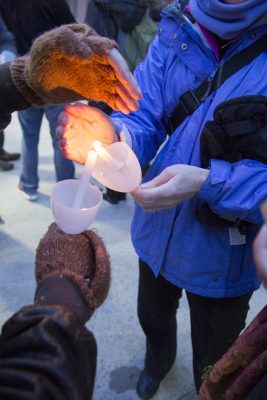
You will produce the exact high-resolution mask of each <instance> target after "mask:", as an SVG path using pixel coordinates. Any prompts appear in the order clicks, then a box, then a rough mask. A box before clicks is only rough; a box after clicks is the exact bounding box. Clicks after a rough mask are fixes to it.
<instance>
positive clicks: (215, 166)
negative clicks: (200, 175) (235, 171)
mask: <svg viewBox="0 0 267 400" xmlns="http://www.w3.org/2000/svg"><path fill="white" fill-rule="evenodd" d="M231 167H232V164H231V163H230V162H227V161H223V160H211V162H210V173H209V175H208V177H207V179H206V181H205V182H204V183H203V185H202V186H201V188H200V190H199V192H198V194H197V198H198V199H200V200H204V201H206V202H208V203H212V202H213V201H215V200H216V199H218V198H219V197H220V194H221V191H222V189H223V186H224V183H225V181H226V180H227V179H228V177H229V175H230V173H231Z"/></svg>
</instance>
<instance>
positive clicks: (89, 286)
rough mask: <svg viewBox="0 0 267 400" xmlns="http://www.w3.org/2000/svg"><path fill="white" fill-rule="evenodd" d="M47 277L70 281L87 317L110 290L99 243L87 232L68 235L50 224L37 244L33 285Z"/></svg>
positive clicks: (107, 268) (104, 254)
mask: <svg viewBox="0 0 267 400" xmlns="http://www.w3.org/2000/svg"><path fill="white" fill-rule="evenodd" d="M49 275H58V276H64V277H66V278H67V279H69V280H71V281H72V282H73V283H74V284H75V285H76V286H77V287H78V289H79V290H80V292H81V294H82V296H83V298H84V300H85V302H86V304H87V306H88V310H89V314H90V315H91V314H92V313H93V312H94V310H95V309H96V308H97V307H99V306H100V305H101V304H102V303H103V302H104V300H105V299H106V297H107V294H108V290H109V286H110V261H109V256H108V254H107V251H106V248H105V246H104V243H103V241H102V240H101V239H100V237H99V236H98V235H97V234H96V233H95V232H93V231H91V230H87V231H84V232H83V233H81V234H79V235H68V234H65V233H64V232H62V231H61V230H60V229H59V228H58V226H57V224H56V223H52V224H51V225H50V226H49V228H48V231H47V233H46V234H45V235H44V237H43V238H42V239H41V240H40V242H39V245H38V247H37V250H36V261H35V277H36V281H37V283H38V282H39V281H40V280H42V279H44V278H46V277H47V276H49Z"/></svg>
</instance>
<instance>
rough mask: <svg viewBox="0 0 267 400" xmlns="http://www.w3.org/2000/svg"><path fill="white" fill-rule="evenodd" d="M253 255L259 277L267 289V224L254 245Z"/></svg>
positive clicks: (262, 228)
mask: <svg viewBox="0 0 267 400" xmlns="http://www.w3.org/2000/svg"><path fill="white" fill-rule="evenodd" d="M253 254H254V260H255V263H256V268H257V271H258V274H259V277H260V278H261V279H262V281H263V286H264V287H265V288H266V289H267V224H266V223H265V224H264V225H263V226H262V227H261V230H260V231H259V233H258V235H257V237H256V239H255V240H254V243H253Z"/></svg>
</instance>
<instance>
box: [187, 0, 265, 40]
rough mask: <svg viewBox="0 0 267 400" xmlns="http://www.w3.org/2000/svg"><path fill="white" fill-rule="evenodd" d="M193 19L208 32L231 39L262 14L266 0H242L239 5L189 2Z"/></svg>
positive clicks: (199, 0)
mask: <svg viewBox="0 0 267 400" xmlns="http://www.w3.org/2000/svg"><path fill="white" fill-rule="evenodd" d="M189 7H190V12H191V14H192V15H193V17H194V18H195V19H196V21H197V22H199V23H200V24H201V25H203V26H204V27H205V28H206V29H208V30H209V31H211V32H213V33H215V34H216V35H218V36H219V37H221V38H223V39H226V40H228V39H233V38H234V37H235V36H237V35H238V34H239V33H240V32H242V31H244V30H245V29H247V28H248V27H249V26H250V25H252V24H253V23H254V22H256V21H257V20H258V19H259V18H260V17H262V16H263V15H264V14H267V1H266V0H244V1H243V2H242V3H239V4H227V3H226V2H225V1H223V0H190V1H189Z"/></svg>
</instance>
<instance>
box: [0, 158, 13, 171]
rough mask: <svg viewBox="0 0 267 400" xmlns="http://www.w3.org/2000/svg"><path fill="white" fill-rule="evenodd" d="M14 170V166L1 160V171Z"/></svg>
mask: <svg viewBox="0 0 267 400" xmlns="http://www.w3.org/2000/svg"><path fill="white" fill-rule="evenodd" d="M13 168H14V165H13V164H12V163H10V162H8V161H3V160H1V159H0V170H2V171H10V170H11V169H13Z"/></svg>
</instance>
